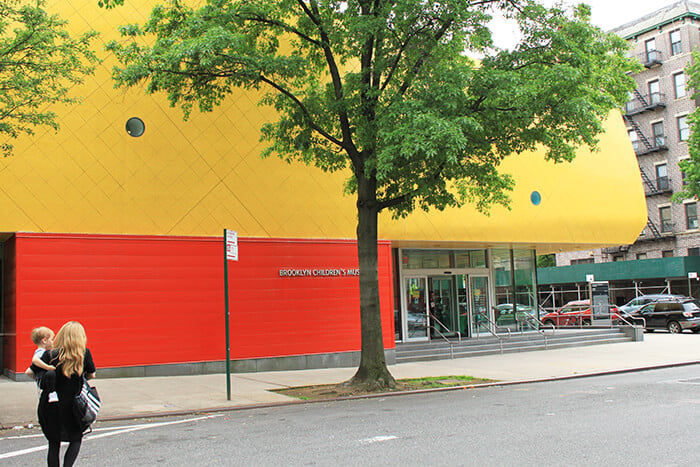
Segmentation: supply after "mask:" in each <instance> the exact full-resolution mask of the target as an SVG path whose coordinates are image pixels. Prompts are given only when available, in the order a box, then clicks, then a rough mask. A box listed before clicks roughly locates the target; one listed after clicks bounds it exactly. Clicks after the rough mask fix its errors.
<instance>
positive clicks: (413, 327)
mask: <svg viewBox="0 0 700 467" xmlns="http://www.w3.org/2000/svg"><path fill="white" fill-rule="evenodd" d="M404 285H405V287H406V289H405V292H404V294H405V295H404V301H405V304H406V308H405V310H406V315H405V316H406V340H407V341H416V340H427V339H428V303H427V301H426V279H425V277H406V278H405V282H404Z"/></svg>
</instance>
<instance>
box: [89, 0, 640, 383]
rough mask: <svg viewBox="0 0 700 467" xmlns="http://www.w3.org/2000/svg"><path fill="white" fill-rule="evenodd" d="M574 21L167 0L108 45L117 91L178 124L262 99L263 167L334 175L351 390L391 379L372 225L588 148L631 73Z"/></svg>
mask: <svg viewBox="0 0 700 467" xmlns="http://www.w3.org/2000/svg"><path fill="white" fill-rule="evenodd" d="M103 3H105V2H103ZM106 3H108V4H110V6H113V5H114V4H115V3H120V1H119V0H116V1H115V0H111V1H110V0H107V1H106ZM494 11H497V12H499V13H500V14H502V15H503V16H504V17H506V18H508V19H510V20H512V21H515V22H516V23H517V24H518V26H519V28H520V31H521V33H522V37H521V40H520V42H519V43H518V45H517V46H516V47H515V48H514V49H512V50H499V49H498V48H496V47H495V46H494V44H493V41H492V36H491V31H490V30H489V27H488V26H489V25H488V22H489V20H490V19H491V16H492V13H493V12H494ZM589 20H590V9H589V8H588V7H587V6H585V5H580V6H578V7H576V8H574V9H573V10H572V11H569V10H567V9H565V8H563V7H561V6H556V7H553V8H546V7H544V6H542V5H540V4H539V3H538V2H537V1H535V0H440V1H427V0H346V1H338V0H331V1H328V0H325V1H324V0H274V1H273V0H246V1H235V0H207V1H206V3H205V4H204V5H203V6H201V7H200V8H192V7H190V6H188V5H187V3H186V2H183V1H181V0H170V1H168V2H166V3H165V4H164V5H160V6H156V7H155V8H154V9H153V11H152V13H151V16H150V18H149V20H148V21H147V22H146V23H145V24H143V25H135V24H134V25H127V26H123V27H122V28H121V32H122V34H123V37H124V40H122V41H119V42H117V41H114V42H111V43H110V44H108V46H107V47H108V49H109V50H111V51H112V52H113V53H114V54H116V56H117V58H118V60H119V61H120V63H121V65H120V66H118V67H116V68H115V71H114V78H115V80H116V84H117V85H118V86H135V85H137V84H139V83H142V82H144V81H145V82H146V83H147V84H146V91H147V92H149V93H156V92H158V93H165V94H166V95H167V96H168V99H169V100H170V103H171V104H172V105H173V106H178V107H180V108H181V109H182V111H183V112H184V116H185V118H187V117H188V116H189V114H190V112H191V111H192V110H193V109H194V108H198V109H199V110H201V111H212V110H214V108H215V107H216V106H217V105H219V104H221V103H222V102H223V100H224V99H226V97H227V96H228V95H229V94H231V93H232V92H234V90H235V89H237V88H241V89H259V90H263V91H264V97H263V98H262V100H261V104H265V105H270V106H273V107H274V108H275V109H276V110H277V112H278V118H277V119H276V120H275V121H272V122H268V123H266V124H265V125H264V126H263V128H262V129H261V134H262V139H263V140H264V141H265V142H266V143H267V149H266V150H265V153H264V155H267V156H269V155H275V156H279V157H281V158H283V159H285V160H288V161H301V162H303V163H306V164H310V165H314V166H316V167H319V168H320V169H323V170H326V171H337V170H346V171H347V173H348V178H347V183H346V186H345V189H346V191H347V192H348V193H351V194H354V195H355V196H356V198H357V207H358V230H357V235H358V256H359V261H360V296H361V317H362V343H363V344H362V345H363V347H362V362H361V364H360V369H359V370H358V374H357V375H356V378H355V381H364V382H368V381H369V382H370V383H371V382H372V381H374V382H377V381H378V382H379V383H378V384H379V385H381V384H391V381H392V379H391V377H390V375H388V372H387V371H386V365H385V363H384V357H383V350H384V349H383V345H382V344H381V333H379V336H377V330H380V327H381V326H380V324H381V323H380V320H379V308H378V293H377V289H378V286H377V262H376V261H377V258H376V240H377V237H376V236H377V215H378V213H379V212H380V211H383V210H389V211H391V212H392V213H393V215H394V216H397V217H402V216H406V215H407V214H408V213H410V212H412V211H413V210H415V209H425V210H427V209H431V208H432V209H444V208H446V207H448V206H459V205H462V204H463V203H472V204H473V205H474V206H476V207H477V208H478V209H479V210H481V211H484V212H486V211H488V209H489V207H490V206H492V205H493V204H502V205H508V200H509V198H508V192H509V190H511V189H512V187H513V183H514V182H513V178H512V176H511V175H510V174H506V173H501V172H499V170H498V169H499V164H500V163H501V161H502V160H503V159H504V158H505V157H507V156H510V155H514V154H518V153H520V152H523V151H527V150H533V149H536V148H539V147H543V148H544V149H545V151H546V157H547V158H548V159H550V160H552V161H555V162H560V161H570V160H572V159H573V158H574V156H575V153H576V150H577V148H578V147H579V146H582V145H585V146H588V147H591V148H595V147H596V144H597V141H598V140H597V137H598V135H599V134H600V133H601V131H603V123H602V121H603V119H605V118H606V117H607V116H608V114H609V112H610V111H611V109H613V108H616V107H619V106H621V105H622V104H623V103H624V102H625V101H626V99H627V93H628V92H629V91H631V90H632V89H633V88H634V81H633V80H632V78H630V77H629V76H627V75H626V74H625V73H626V72H628V71H631V70H633V69H635V66H634V65H633V64H632V62H631V61H630V60H629V59H628V58H627V57H626V50H627V44H626V43H625V41H623V40H622V39H620V38H619V37H617V36H615V35H613V34H608V33H605V32H603V31H601V30H600V29H598V28H596V27H594V26H592V25H591V24H590V21H589ZM474 55H478V56H479V57H481V58H480V60H478V61H477V60H475V59H473V58H470V56H474ZM380 354H381V355H380ZM366 356H367V360H365V357H366Z"/></svg>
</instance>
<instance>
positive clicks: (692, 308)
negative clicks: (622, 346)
mask: <svg viewBox="0 0 700 467" xmlns="http://www.w3.org/2000/svg"><path fill="white" fill-rule="evenodd" d="M632 317H640V318H644V321H645V324H644V328H645V329H646V330H647V331H649V332H653V331H655V330H656V329H668V332H670V333H672V334H677V333H679V332H683V330H685V329H689V330H691V331H692V332H694V333H698V332H700V302H698V301H697V300H695V299H692V298H686V299H681V300H659V301H656V302H653V303H649V304H647V305H644V306H643V307H642V308H640V309H639V310H637V311H636V312H634V313H632Z"/></svg>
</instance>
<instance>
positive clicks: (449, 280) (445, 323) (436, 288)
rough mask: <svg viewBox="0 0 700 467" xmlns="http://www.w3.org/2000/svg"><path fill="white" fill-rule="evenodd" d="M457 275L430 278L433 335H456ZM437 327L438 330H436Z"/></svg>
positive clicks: (430, 308)
mask: <svg viewBox="0 0 700 467" xmlns="http://www.w3.org/2000/svg"><path fill="white" fill-rule="evenodd" d="M455 277H456V276H437V277H436V276H432V277H429V278H428V289H429V298H430V301H429V310H430V322H431V324H432V327H431V334H432V337H438V336H439V335H440V334H438V331H439V332H440V333H441V334H442V335H443V336H448V335H454V334H456V332H457V323H458V321H457V317H456V309H455V298H454V297H455ZM436 329H437V331H436Z"/></svg>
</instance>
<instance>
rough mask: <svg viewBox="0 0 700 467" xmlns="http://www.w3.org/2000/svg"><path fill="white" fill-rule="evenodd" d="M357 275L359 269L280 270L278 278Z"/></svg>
mask: <svg viewBox="0 0 700 467" xmlns="http://www.w3.org/2000/svg"><path fill="white" fill-rule="evenodd" d="M359 275H360V270H359V269H344V268H335V269H280V277H343V276H359Z"/></svg>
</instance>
